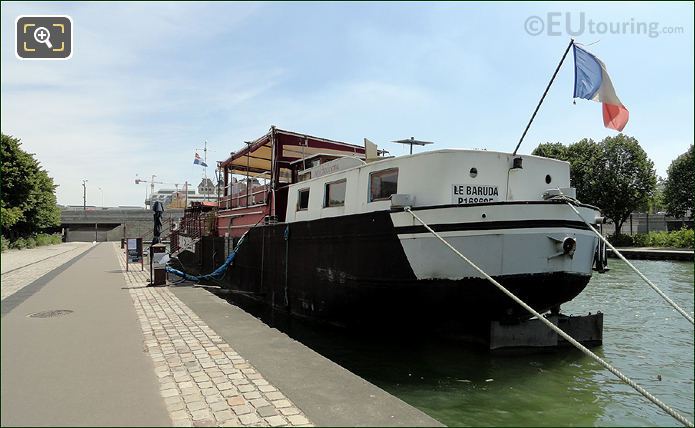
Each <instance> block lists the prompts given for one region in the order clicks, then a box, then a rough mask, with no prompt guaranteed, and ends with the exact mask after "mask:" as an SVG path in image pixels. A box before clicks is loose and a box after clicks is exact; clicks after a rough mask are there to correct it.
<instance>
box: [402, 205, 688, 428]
mask: <svg viewBox="0 0 695 428" xmlns="http://www.w3.org/2000/svg"><path fill="white" fill-rule="evenodd" d="M404 210H405V211H406V212H408V213H409V214H410V215H412V216H413V218H415V219H416V220H417V221H419V222H420V223H421V224H422V225H423V226H424V227H425V229H427V230H428V231H429V232H430V233H431V234H432V235H434V236H435V237H436V238H437V239H439V240H440V241H442V243H444V245H446V246H447V247H449V249H451V251H453V252H454V253H456V255H458V256H459V257H460V258H462V259H463V260H464V261H465V262H466V263H468V264H469V265H471V266H472V267H473V269H475V270H476V271H478V272H479V273H480V274H481V275H483V276H484V277H485V279H487V280H488V281H490V282H491V283H492V284H494V285H495V287H497V288H498V289H499V290H500V291H501V292H503V293H504V294H506V295H507V296H509V298H511V299H512V300H514V301H515V302H516V303H517V304H519V305H520V306H521V307H523V308H524V309H526V310H527V311H529V312H530V313H531V314H533V315H534V316H535V317H537V318H538V319H539V320H540V321H541V322H543V323H544V324H545V325H547V326H548V327H549V328H550V329H551V330H553V331H554V332H555V333H557V334H558V335H560V336H561V337H562V338H563V339H565V340H566V341H568V342H569V343H571V344H572V345H574V346H575V347H576V348H577V349H579V350H580V351H582V352H583V353H584V354H586V355H588V356H589V357H591V358H592V359H594V360H595V361H596V362H598V363H599V364H601V365H602V366H603V367H605V368H606V369H607V370H608V371H610V372H611V373H613V374H614V375H616V376H617V377H618V378H619V379H620V380H622V381H623V382H625V383H626V384H628V385H629V386H631V387H632V388H634V389H635V390H636V391H637V392H639V393H640V394H642V395H643V396H644V397H645V398H647V399H648V400H649V401H651V402H652V403H654V404H656V405H657V406H659V408H661V409H662V410H663V411H664V412H666V413H668V414H669V415H671V416H672V417H673V418H675V419H676V420H677V421H678V422H680V423H682V424H683V425H685V426H687V427H692V426H693V423H692V422H691V421H689V420H688V419H687V418H686V417H685V416H683V415H681V414H680V413H678V412H677V411H676V410H674V409H673V408H671V407H670V406H668V405H667V404H666V403H664V402H662V401H661V400H659V399H658V398H656V397H654V396H653V395H652V394H650V393H649V391H647V390H646V389H644V388H642V387H641V386H639V385H638V384H637V383H636V382H634V381H633V380H632V379H630V378H629V377H627V376H625V375H624V374H622V373H621V372H620V371H619V370H618V369H616V368H615V367H613V366H612V365H610V364H609V363H608V362H606V361H604V360H603V359H602V358H601V357H599V356H598V355H596V354H594V353H593V352H591V351H590V350H589V349H588V348H586V347H585V346H584V345H582V344H581V343H579V342H578V341H576V340H575V339H574V338H573V337H572V336H570V335H569V334H567V333H565V332H564V331H562V329H560V328H559V327H558V326H556V325H555V324H553V323H552V322H550V321H549V320H548V319H546V318H545V317H543V316H542V315H541V314H539V313H538V312H536V310H535V309H533V308H532V307H530V306H529V305H527V304H526V303H524V301H523V300H521V299H520V298H518V297H517V296H516V295H514V294H513V293H512V292H511V291H509V290H507V289H506V288H505V287H504V286H503V285H502V284H500V283H499V282H497V281H495V279H494V278H492V277H491V276H490V275H488V274H487V273H485V271H483V270H482V269H480V268H479V267H478V266H477V265H476V264H475V263H473V262H472V261H470V260H469V259H468V258H467V257H466V256H464V255H463V254H461V252H459V251H458V250H457V249H456V248H454V247H453V246H452V245H451V244H449V243H448V242H447V241H446V240H445V239H444V238H442V237H441V235H439V234H438V233H437V232H435V231H434V230H432V228H431V227H429V225H427V223H425V222H424V221H423V220H422V219H421V218H420V217H418V216H417V215H416V214H415V213H414V212H412V211H411V210H410V207H405V208H404Z"/></svg>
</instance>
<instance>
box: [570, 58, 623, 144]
mask: <svg viewBox="0 0 695 428" xmlns="http://www.w3.org/2000/svg"><path fill="white" fill-rule="evenodd" d="M574 98H584V99H585V100H591V101H596V102H599V103H601V104H603V125H604V126H605V127H606V128H611V129H615V130H616V131H622V130H623V128H625V125H626V124H627V121H628V119H629V118H630V112H629V111H628V110H627V108H625V106H624V105H623V103H621V102H620V99H619V98H618V96H617V95H616V94H615V89H614V88H613V83H612V82H611V78H610V77H608V72H607V71H606V66H605V64H604V63H603V62H601V60H599V59H598V58H596V56H594V55H593V54H592V53H589V52H587V51H586V50H584V49H582V48H580V47H578V46H577V45H574Z"/></svg>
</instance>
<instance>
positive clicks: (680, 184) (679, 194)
mask: <svg viewBox="0 0 695 428" xmlns="http://www.w3.org/2000/svg"><path fill="white" fill-rule="evenodd" d="M694 194H695V156H694V155H693V146H692V145H690V148H689V149H688V151H687V152H685V153H683V154H682V155H680V156H678V157H677V158H676V159H675V160H674V161H673V162H671V165H670V166H669V167H668V178H667V179H666V183H665V185H664V203H665V205H666V209H667V211H668V212H669V213H670V214H672V215H673V216H676V217H683V216H684V215H686V214H687V213H689V217H690V218H693V211H695V206H694V205H695V202H694V199H695V197H694V196H693V195H694Z"/></svg>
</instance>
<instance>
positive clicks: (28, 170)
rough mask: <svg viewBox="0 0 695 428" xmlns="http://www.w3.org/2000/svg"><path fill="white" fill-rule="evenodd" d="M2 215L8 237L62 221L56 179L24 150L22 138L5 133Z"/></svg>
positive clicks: (35, 230)
mask: <svg viewBox="0 0 695 428" xmlns="http://www.w3.org/2000/svg"><path fill="white" fill-rule="evenodd" d="M0 151H1V154H2V199H1V200H0V216H1V217H0V218H1V221H2V233H3V235H4V236H6V237H10V238H14V237H17V236H28V235H32V234H34V233H37V232H39V231H41V230H44V229H47V228H50V227H54V226H57V225H59V224H60V209H59V208H58V206H57V204H56V196H55V185H54V184H53V179H52V178H51V177H50V176H49V175H48V173H47V172H46V171H45V170H44V169H43V168H42V167H41V164H40V163H39V162H38V161H37V160H36V159H34V156H33V155H32V154H29V153H27V152H25V151H24V150H22V148H21V142H20V140H19V139H17V138H14V137H11V136H9V135H5V134H2V144H1V145H0Z"/></svg>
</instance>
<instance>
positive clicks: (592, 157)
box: [533, 138, 601, 204]
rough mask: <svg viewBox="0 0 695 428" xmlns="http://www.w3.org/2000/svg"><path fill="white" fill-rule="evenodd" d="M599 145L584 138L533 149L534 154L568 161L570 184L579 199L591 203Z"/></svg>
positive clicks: (547, 144)
mask: <svg viewBox="0 0 695 428" xmlns="http://www.w3.org/2000/svg"><path fill="white" fill-rule="evenodd" d="M600 151H601V150H600V146H599V145H598V144H596V143H595V142H594V140H591V139H587V138H584V139H582V140H580V141H578V142H576V143H574V144H570V145H569V146H564V145H563V144H561V143H546V144H540V145H539V146H538V147H536V149H535V150H534V151H533V154H534V155H536V156H544V157H547V158H553V159H560V160H564V161H567V162H569V163H570V185H571V186H572V187H574V188H575V189H577V198H579V200H580V201H582V202H585V203H588V204H593V203H594V202H595V200H596V195H595V193H596V174H595V173H594V167H595V166H596V164H597V163H598V161H597V159H598V157H599V155H600Z"/></svg>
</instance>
